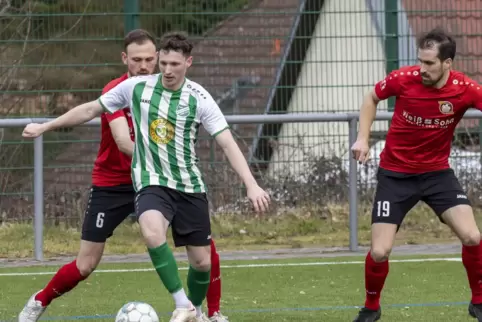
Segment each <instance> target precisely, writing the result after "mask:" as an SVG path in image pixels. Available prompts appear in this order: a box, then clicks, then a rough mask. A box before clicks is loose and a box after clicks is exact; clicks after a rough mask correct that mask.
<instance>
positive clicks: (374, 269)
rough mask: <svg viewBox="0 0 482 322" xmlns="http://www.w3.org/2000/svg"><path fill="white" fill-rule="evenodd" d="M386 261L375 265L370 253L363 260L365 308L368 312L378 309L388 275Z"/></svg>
mask: <svg viewBox="0 0 482 322" xmlns="http://www.w3.org/2000/svg"><path fill="white" fill-rule="evenodd" d="M388 266H389V265H388V260H386V261H384V262H380V263H377V262H375V261H374V260H373V258H372V256H371V255H370V252H368V254H367V257H366V259H365V289H366V299H365V307H366V308H367V309H370V310H374V311H376V310H378V309H379V308H380V295H381V293H382V289H383V285H384V284H385V280H386V278H387V275H388Z"/></svg>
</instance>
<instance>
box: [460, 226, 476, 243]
mask: <svg viewBox="0 0 482 322" xmlns="http://www.w3.org/2000/svg"><path fill="white" fill-rule="evenodd" d="M460 242H461V243H462V245H466V246H475V245H478V244H480V232H479V230H478V229H474V230H472V231H469V232H467V233H464V234H462V235H461V236H460Z"/></svg>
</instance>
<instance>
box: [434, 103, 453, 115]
mask: <svg viewBox="0 0 482 322" xmlns="http://www.w3.org/2000/svg"><path fill="white" fill-rule="evenodd" d="M438 108H439V110H440V113H442V114H454V106H453V105H452V103H450V102H449V101H439V102H438Z"/></svg>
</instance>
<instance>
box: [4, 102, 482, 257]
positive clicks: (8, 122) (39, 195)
mask: <svg viewBox="0 0 482 322" xmlns="http://www.w3.org/2000/svg"><path fill="white" fill-rule="evenodd" d="M392 116H393V113H392V112H379V113H377V116H376V120H390V119H391V118H392ZM358 118H359V113H296V114H294V113H290V114H282V115H268V114H263V115H229V116H226V119H227V121H228V123H230V124H253V123H254V124H260V123H269V124H276V123H278V124H279V123H308V122H309V123H316V122H348V124H349V130H348V140H349V142H348V143H349V146H351V145H352V144H353V143H354V142H355V140H356V137H357V126H358ZM464 118H466V119H482V113H481V112H479V111H475V110H471V111H468V112H466V113H465V115H464ZM49 120H50V118H19V119H0V128H18V127H23V126H25V125H27V124H29V123H32V122H35V123H43V122H46V121H49ZM82 126H88V127H95V126H100V119H95V120H92V121H90V122H87V123H85V124H83V125H82ZM43 152H44V146H43V137H42V136H40V137H38V138H36V139H35V140H34V234H35V238H34V257H35V259H36V260H38V261H42V260H43V218H44V200H43V198H44V186H43ZM348 186H349V187H348V189H349V235H350V239H349V240H350V242H349V249H350V251H357V250H358V216H357V208H358V196H357V162H356V161H355V160H354V159H352V158H350V162H349V184H348Z"/></svg>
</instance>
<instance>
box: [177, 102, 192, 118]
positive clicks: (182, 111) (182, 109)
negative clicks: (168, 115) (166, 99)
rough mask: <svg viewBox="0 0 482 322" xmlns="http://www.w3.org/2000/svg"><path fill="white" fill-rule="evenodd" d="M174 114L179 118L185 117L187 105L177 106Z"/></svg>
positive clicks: (187, 112)
mask: <svg viewBox="0 0 482 322" xmlns="http://www.w3.org/2000/svg"><path fill="white" fill-rule="evenodd" d="M176 114H177V115H179V116H181V117H186V116H188V115H189V105H181V104H179V105H178V106H177V111H176Z"/></svg>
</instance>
